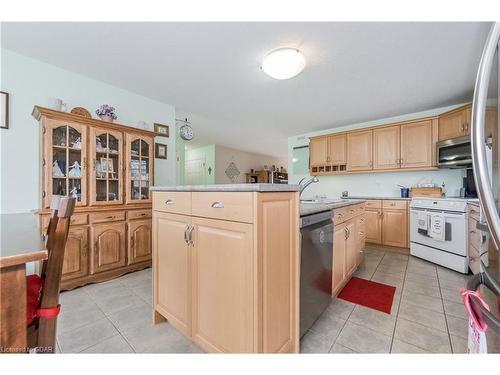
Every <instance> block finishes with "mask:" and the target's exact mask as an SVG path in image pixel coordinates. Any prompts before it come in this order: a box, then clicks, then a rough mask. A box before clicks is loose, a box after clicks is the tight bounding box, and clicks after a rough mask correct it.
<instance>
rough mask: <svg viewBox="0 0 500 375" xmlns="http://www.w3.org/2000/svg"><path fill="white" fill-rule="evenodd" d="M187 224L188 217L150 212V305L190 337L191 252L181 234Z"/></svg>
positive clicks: (188, 221)
mask: <svg viewBox="0 0 500 375" xmlns="http://www.w3.org/2000/svg"><path fill="white" fill-rule="evenodd" d="M190 224H191V218H190V217H189V216H184V215H176V214H168V213H164V212H157V211H155V212H154V217H153V227H154V228H153V232H154V233H155V236H154V241H153V256H154V262H153V264H154V268H153V278H154V285H155V290H154V293H153V303H154V306H155V309H157V310H158V311H160V312H161V314H162V315H164V316H165V318H167V319H168V320H169V322H170V323H171V324H172V325H173V326H174V327H176V328H177V329H179V330H180V331H182V332H183V333H184V334H186V335H188V336H190V334H191V250H190V248H189V246H188V244H187V242H186V240H185V233H186V231H187V230H188V228H189V225H190Z"/></svg>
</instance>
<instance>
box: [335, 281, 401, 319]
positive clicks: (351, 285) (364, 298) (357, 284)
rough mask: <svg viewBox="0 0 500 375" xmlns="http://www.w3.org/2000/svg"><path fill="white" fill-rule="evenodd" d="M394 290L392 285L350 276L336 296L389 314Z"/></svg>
mask: <svg viewBox="0 0 500 375" xmlns="http://www.w3.org/2000/svg"><path fill="white" fill-rule="evenodd" d="M395 292H396V287H394V286H391V285H386V284H381V283H376V282H375V281H370V280H365V279H360V278H359V277H352V278H351V280H349V282H348V283H347V284H346V286H345V287H344V289H342V291H341V292H340V294H339V295H338V298H342V299H344V300H346V301H349V302H352V303H357V304H358V305H363V306H366V307H369V308H371V309H375V310H378V311H382V312H385V313H387V314H390V313H391V307H392V300H393V299H394V293H395Z"/></svg>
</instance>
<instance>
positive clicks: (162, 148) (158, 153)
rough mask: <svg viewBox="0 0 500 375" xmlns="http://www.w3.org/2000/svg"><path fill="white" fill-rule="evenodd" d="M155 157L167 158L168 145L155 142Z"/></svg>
mask: <svg viewBox="0 0 500 375" xmlns="http://www.w3.org/2000/svg"><path fill="white" fill-rule="evenodd" d="M155 158H156V159H167V145H164V144H163V143H155Z"/></svg>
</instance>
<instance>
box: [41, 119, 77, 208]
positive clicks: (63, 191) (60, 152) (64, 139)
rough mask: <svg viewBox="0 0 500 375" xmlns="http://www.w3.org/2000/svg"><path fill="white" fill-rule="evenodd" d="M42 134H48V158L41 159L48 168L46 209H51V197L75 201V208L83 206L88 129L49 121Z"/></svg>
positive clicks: (46, 156)
mask: <svg viewBox="0 0 500 375" xmlns="http://www.w3.org/2000/svg"><path fill="white" fill-rule="evenodd" d="M45 132H46V134H48V137H47V138H46V139H48V145H47V147H46V150H47V151H46V152H48V155H45V157H44V163H45V165H46V167H47V169H46V172H47V175H46V176H45V178H46V181H47V186H46V192H45V198H46V199H45V207H49V206H50V202H51V200H52V196H53V195H64V196H71V197H75V198H76V204H77V205H80V206H81V205H86V204H87V192H86V188H87V178H86V167H87V165H86V145H87V128H86V127H85V126H82V125H78V124H72V123H63V122H56V121H49V122H48V124H47V126H46V127H45Z"/></svg>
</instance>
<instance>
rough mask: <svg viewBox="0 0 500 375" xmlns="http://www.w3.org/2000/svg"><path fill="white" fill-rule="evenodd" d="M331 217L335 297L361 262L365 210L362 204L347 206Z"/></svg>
mask: <svg viewBox="0 0 500 375" xmlns="http://www.w3.org/2000/svg"><path fill="white" fill-rule="evenodd" d="M332 217H333V219H332V220H333V228H334V229H333V265H332V296H336V295H337V294H338V293H339V292H340V291H341V290H342V288H343V287H344V285H345V284H346V283H347V282H348V281H349V279H350V278H351V276H352V274H353V273H354V271H356V268H357V267H358V266H359V264H360V263H361V262H362V260H363V249H364V244H365V209H364V207H363V204H360V205H355V206H347V207H343V208H340V209H335V210H334V211H333V214H332Z"/></svg>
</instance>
